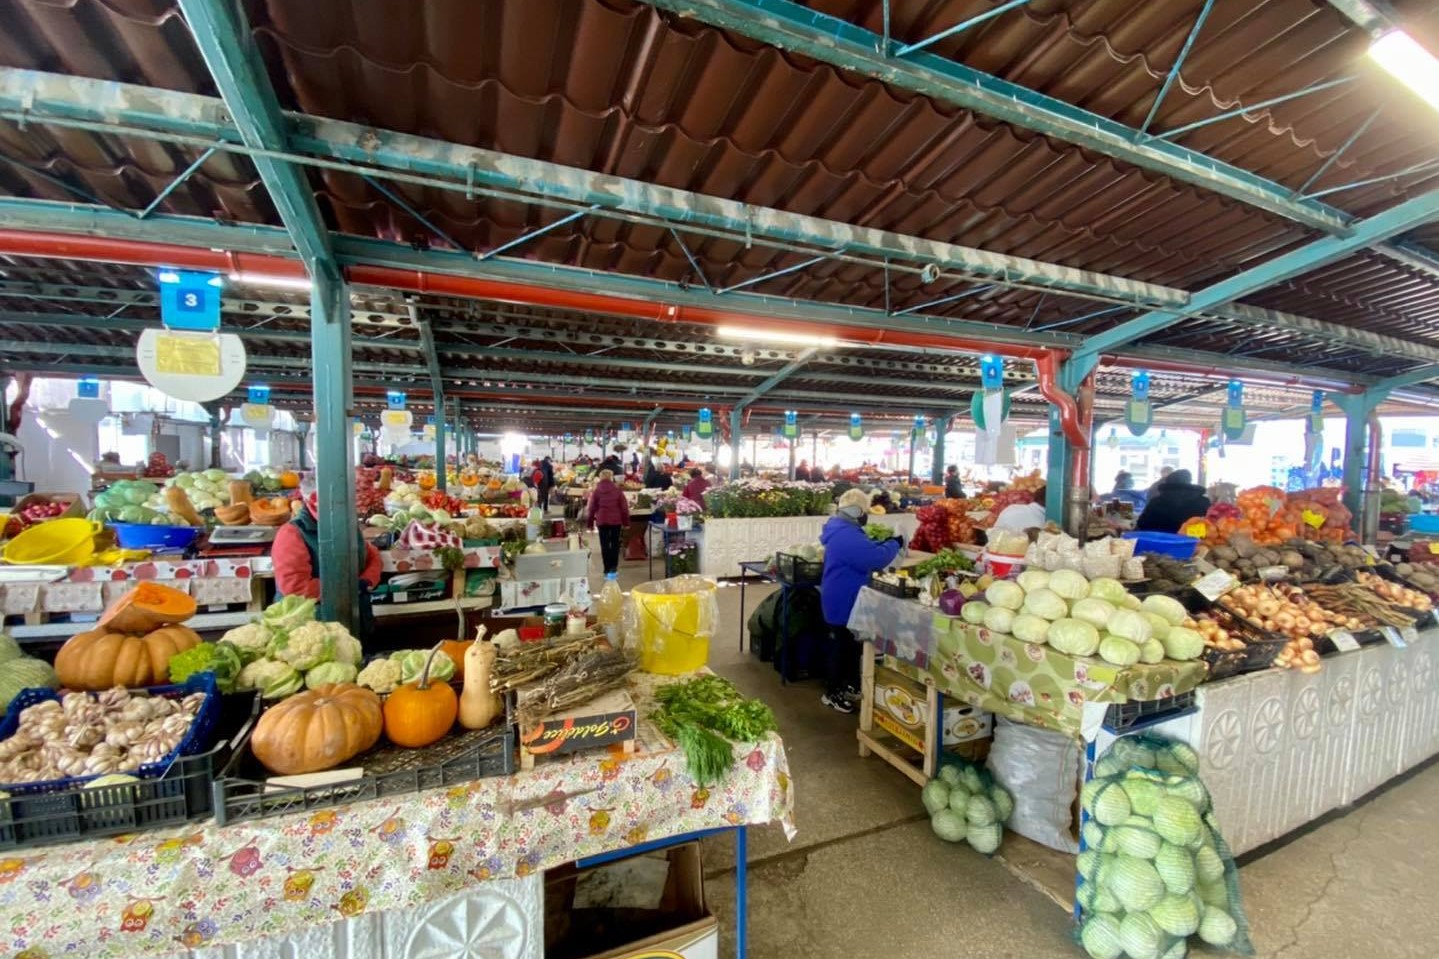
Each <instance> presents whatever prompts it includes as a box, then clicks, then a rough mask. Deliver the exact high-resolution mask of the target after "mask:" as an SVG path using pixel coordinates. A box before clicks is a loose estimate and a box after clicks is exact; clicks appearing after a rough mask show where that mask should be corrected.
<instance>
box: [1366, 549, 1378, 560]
mask: <svg viewBox="0 0 1439 959" xmlns="http://www.w3.org/2000/svg"><path fill="white" fill-rule="evenodd" d="M1364 552H1366V553H1368V554H1369V558H1370V559H1378V558H1379V547H1377V546H1366V547H1364Z"/></svg>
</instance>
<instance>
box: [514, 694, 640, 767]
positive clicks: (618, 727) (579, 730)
mask: <svg viewBox="0 0 1439 959" xmlns="http://www.w3.org/2000/svg"><path fill="white" fill-rule="evenodd" d="M525 692H526V691H525V690H523V689H522V690H520V691H519V694H518V696H517V698H516V701H515V705H516V707H517V708H523V707H524V705H525V701H526V697H525ZM636 719H637V716H636V710H635V702H634V700H633V699H631V698H630V694H629V693H627V692H625V691H624V690H623V689H615V690H611V691H610V692H608V693H605V694H604V695H602V696H597V697H595V698H594V699H592V700H590V701H589V702H587V703H581V704H580V705H578V706H575V707H574V708H572V709H566V710H564V711H562V712H557V713H551V714H550V715H549V716H546V717H545V718H544V719H542V720H540V721H539V722H537V723H533V724H529V725H525V724H521V726H520V764H521V766H523V767H524V768H526V769H528V768H530V767H531V766H532V765H533V763H534V757H536V756H562V755H564V754H565V753H573V752H579V751H580V750H584V749H597V748H599V747H602V746H614V745H624V746H627V747H628V748H627V749H626V751H627V752H628V751H629V749H632V748H633V744H634V738H635V721H636Z"/></svg>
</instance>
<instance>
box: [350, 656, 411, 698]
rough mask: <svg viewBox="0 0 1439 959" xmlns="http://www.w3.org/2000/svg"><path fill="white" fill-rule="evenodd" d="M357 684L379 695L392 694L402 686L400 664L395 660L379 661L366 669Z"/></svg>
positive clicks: (362, 671) (358, 678)
mask: <svg viewBox="0 0 1439 959" xmlns="http://www.w3.org/2000/svg"><path fill="white" fill-rule="evenodd" d="M355 682H357V683H359V684H360V685H361V686H365V687H368V688H370V689H373V690H374V691H375V692H377V693H391V692H394V691H395V687H396V686H398V685H400V664H399V662H397V661H396V660H393V659H377V660H375V661H374V662H372V663H370V665H368V666H366V667H365V668H364V669H362V670H360V675H359V676H358V677H357V678H356V679H355Z"/></svg>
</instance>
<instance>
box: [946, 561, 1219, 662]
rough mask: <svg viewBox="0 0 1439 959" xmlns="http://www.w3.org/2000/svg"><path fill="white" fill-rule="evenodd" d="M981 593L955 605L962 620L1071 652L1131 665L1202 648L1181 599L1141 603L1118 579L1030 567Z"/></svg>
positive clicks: (1191, 655) (1195, 654) (1194, 654)
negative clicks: (1016, 577)
mask: <svg viewBox="0 0 1439 959" xmlns="http://www.w3.org/2000/svg"><path fill="white" fill-rule="evenodd" d="M983 595H984V598H983V599H982V600H981V599H979V598H978V597H977V596H976V597H975V598H973V599H971V600H969V601H968V602H966V603H965V604H964V606H963V607H962V608H961V609H960V611H959V614H960V617H961V618H963V619H964V621H965V622H968V623H972V624H974V625H976V626H984V627H985V628H986V629H989V630H991V631H993V632H996V633H1008V634H1009V635H1011V636H1013V637H1014V638H1015V639H1019V640H1022V641H1023V642H1026V643H1047V644H1048V645H1050V646H1053V647H1054V648H1055V649H1057V650H1059V651H1060V652H1061V653H1067V654H1069V655H1071V656H1094V655H1096V654H1098V656H1099V658H1100V659H1103V660H1104V661H1105V662H1108V663H1113V664H1114V665H1116V666H1133V665H1134V664H1135V663H1157V662H1159V661H1160V660H1162V659H1174V660H1181V661H1182V660H1189V659H1198V658H1199V657H1200V656H1202V655H1203V654H1204V637H1203V636H1201V635H1200V634H1199V633H1198V631H1196V630H1194V629H1191V628H1189V627H1188V626H1186V625H1184V624H1185V623H1186V622H1189V621H1190V620H1189V612H1188V611H1187V610H1186V609H1185V608H1184V605H1183V604H1182V603H1180V602H1179V601H1178V600H1177V599H1174V598H1172V597H1170V596H1158V595H1156V596H1149V597H1146V598H1145V599H1144V601H1143V602H1140V600H1139V597H1137V596H1135V595H1133V594H1132V593H1130V592H1129V591H1128V590H1126V589H1125V588H1124V584H1123V583H1121V582H1120V581H1119V580H1117V579H1109V578H1107V577H1100V578H1098V579H1095V580H1093V581H1090V580H1087V579H1085V578H1084V576H1083V574H1081V573H1077V572H1075V571H1074V570H1070V569H1061V570H1056V571H1055V572H1053V573H1047V572H1045V571H1044V570H1037V569H1032V570H1026V571H1024V572H1023V573H1020V574H1019V577H1018V579H1017V580H1007V579H1001V580H996V581H994V582H993V583H991V584H990V585H989V588H988V589H986V590H985V591H984V594H983Z"/></svg>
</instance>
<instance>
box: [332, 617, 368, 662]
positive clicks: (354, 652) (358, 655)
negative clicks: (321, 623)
mask: <svg viewBox="0 0 1439 959" xmlns="http://www.w3.org/2000/svg"><path fill="white" fill-rule="evenodd" d="M326 625H330V626H335V627H339V625H340V624H339V623H328V624H326ZM334 641H335V662H337V663H345V664H347V665H350V666H354V667H356V668H358V667H359V665H360V663H361V662H362V661H363V660H364V658H365V651H364V650H363V649H361V648H360V641H359V640H358V639H356V638H355V637H353V636H351V635H350V633H349V632H348V631H347V630H345V629H343V628H339V629H338V631H337V632H335V633H334Z"/></svg>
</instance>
